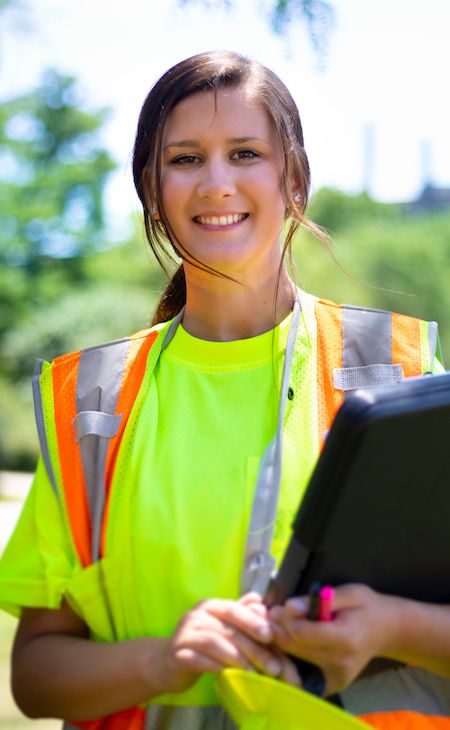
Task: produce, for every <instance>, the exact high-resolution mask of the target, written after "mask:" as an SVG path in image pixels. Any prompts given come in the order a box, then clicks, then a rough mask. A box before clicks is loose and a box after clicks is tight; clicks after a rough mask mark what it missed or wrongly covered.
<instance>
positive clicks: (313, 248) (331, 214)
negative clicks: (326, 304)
mask: <svg viewBox="0 0 450 730" xmlns="http://www.w3.org/2000/svg"><path fill="white" fill-rule="evenodd" d="M333 197H334V200H332V199H333ZM345 198H347V200H345ZM364 198H365V196H356V197H355V198H350V197H349V196H344V195H343V194H342V193H338V192H336V193H334V192H333V191H326V192H325V193H322V191H319V193H318V195H317V196H316V198H315V200H314V202H313V205H312V206H311V210H310V216H311V218H313V220H317V222H320V223H321V225H323V226H325V227H326V228H327V229H329V230H333V231H334V232H335V233H334V235H333V237H332V244H331V249H332V253H333V254H334V256H335V257H336V259H337V262H338V265H336V262H335V261H334V260H333V258H332V256H331V255H330V253H329V252H328V251H327V250H325V248H324V247H323V246H321V244H320V242H318V241H317V240H316V239H314V238H313V237H312V236H310V235H308V234H306V233H304V232H302V233H301V234H300V235H299V236H298V237H297V240H296V242H295V245H294V250H295V261H296V265H297V270H298V279H299V283H300V284H301V285H302V286H303V287H304V288H305V289H307V290H308V291H311V292H313V293H314V294H317V295H319V296H322V297H325V298H327V299H332V300H334V301H337V302H347V303H349V304H359V305H363V306H370V307H377V308H381V309H390V310H393V311H398V312H403V313H405V314H410V315H414V316H417V317H420V318H422V319H427V320H436V321H438V322H439V326H440V333H441V341H442V346H443V351H444V360H445V361H446V362H450V288H449V286H448V281H449V280H450V211H448V212H445V213H440V214H433V215H422V216H413V215H410V214H407V213H405V212H402V211H400V210H399V208H398V207H396V206H391V205H388V204H382V203H374V202H373V201H370V200H367V199H366V200H364ZM321 201H323V203H324V205H323V207H321ZM341 205H342V209H343V210H346V214H347V217H346V216H345V215H344V214H342V215H341V214H340V212H339V209H340V206H341ZM364 206H366V212H365V213H364V211H363V208H364ZM339 267H341V268H339Z"/></svg>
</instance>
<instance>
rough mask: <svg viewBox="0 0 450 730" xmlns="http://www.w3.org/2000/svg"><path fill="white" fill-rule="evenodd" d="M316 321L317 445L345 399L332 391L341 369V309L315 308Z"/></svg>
mask: <svg viewBox="0 0 450 730" xmlns="http://www.w3.org/2000/svg"><path fill="white" fill-rule="evenodd" d="M315 310H316V319H317V415H318V429H319V443H320V444H323V439H324V436H325V433H326V431H327V430H328V429H329V428H330V424H331V421H332V419H333V417H334V415H335V413H336V411H337V410H338V408H339V406H340V405H341V404H342V401H343V399H344V395H343V393H342V392H340V391H337V390H335V389H334V386H333V380H332V377H333V375H332V373H333V368H341V367H342V307H341V306H339V305H338V304H334V303H333V302H328V301H327V300H324V299H321V300H318V301H317V302H316V304H315Z"/></svg>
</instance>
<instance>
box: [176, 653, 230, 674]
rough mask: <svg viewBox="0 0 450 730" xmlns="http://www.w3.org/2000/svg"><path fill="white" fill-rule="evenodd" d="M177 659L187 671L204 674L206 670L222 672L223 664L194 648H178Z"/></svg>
mask: <svg viewBox="0 0 450 730" xmlns="http://www.w3.org/2000/svg"><path fill="white" fill-rule="evenodd" d="M176 659H177V661H178V662H179V663H180V664H181V666H182V668H183V669H184V670H185V671H186V672H194V673H195V674H203V673H204V672H213V673H216V672H221V671H222V669H223V664H222V663H221V662H218V661H215V660H214V659H211V657H209V656H205V655H204V654H201V653H200V652H198V651H195V650H194V649H189V648H184V649H178V650H177V652H176Z"/></svg>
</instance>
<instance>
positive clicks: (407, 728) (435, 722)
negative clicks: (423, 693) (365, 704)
mask: <svg viewBox="0 0 450 730" xmlns="http://www.w3.org/2000/svg"><path fill="white" fill-rule="evenodd" d="M359 719H360V720H363V722H367V723H368V724H369V725H371V726H372V727H376V728H379V730H450V717H438V716H437V715H421V714H420V713H419V712H409V711H406V710H401V711H398V712H374V713H371V714H368V715H361V717H360V718H359Z"/></svg>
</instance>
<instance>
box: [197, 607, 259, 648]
mask: <svg viewBox="0 0 450 730" xmlns="http://www.w3.org/2000/svg"><path fill="white" fill-rule="evenodd" d="M205 608H206V610H207V611H208V612H209V613H211V615H213V616H216V617H217V618H220V619H221V620H222V621H226V623H229V624H231V625H232V626H235V627H236V628H238V629H240V630H241V631H242V632H244V633H245V634H248V635H249V636H251V637H252V638H253V639H255V641H259V642H263V643H266V644H268V643H270V642H271V641H272V638H273V632H272V628H271V625H270V622H269V621H268V619H267V618H265V617H263V616H261V615H259V613H257V612H255V611H253V610H252V609H251V608H249V606H245V605H243V604H242V603H239V602H237V601H219V600H212V601H207V602H206V603H205Z"/></svg>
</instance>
